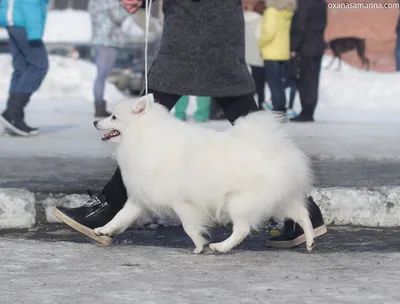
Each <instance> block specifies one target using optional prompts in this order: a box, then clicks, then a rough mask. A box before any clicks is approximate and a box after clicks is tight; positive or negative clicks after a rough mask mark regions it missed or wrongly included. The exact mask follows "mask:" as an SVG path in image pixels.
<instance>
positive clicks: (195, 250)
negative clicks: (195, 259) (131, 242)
mask: <svg viewBox="0 0 400 304" xmlns="http://www.w3.org/2000/svg"><path fill="white" fill-rule="evenodd" d="M203 252H204V246H203V247H196V248H195V249H194V250H193V251H192V253H193V254H200V253H203Z"/></svg>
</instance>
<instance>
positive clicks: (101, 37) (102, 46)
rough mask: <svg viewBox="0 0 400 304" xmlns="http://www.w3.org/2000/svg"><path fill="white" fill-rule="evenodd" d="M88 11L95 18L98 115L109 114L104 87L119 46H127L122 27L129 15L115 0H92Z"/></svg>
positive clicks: (96, 107) (96, 104)
mask: <svg viewBox="0 0 400 304" xmlns="http://www.w3.org/2000/svg"><path fill="white" fill-rule="evenodd" d="M89 14H90V19H91V21H92V44H93V45H94V46H95V50H96V56H95V63H96V67H97V75H96V79H95V81H94V86H93V95H94V106H95V114H94V116H95V117H97V118H101V117H107V116H110V113H109V112H108V111H107V109H106V106H107V102H106V101H105V100H104V88H105V84H106V80H107V78H108V76H109V75H110V73H111V71H112V69H113V67H114V65H115V61H116V59H117V52H118V50H117V48H118V47H123V46H124V45H126V37H125V36H124V34H123V31H122V29H121V27H122V23H123V21H124V20H125V19H126V18H127V17H128V16H129V14H128V13H127V12H126V11H125V10H124V9H123V8H122V7H121V5H120V3H119V1H116V0H101V1H99V0H90V1H89Z"/></svg>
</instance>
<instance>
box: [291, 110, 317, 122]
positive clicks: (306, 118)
mask: <svg viewBox="0 0 400 304" xmlns="http://www.w3.org/2000/svg"><path fill="white" fill-rule="evenodd" d="M290 121H293V122H313V121H314V115H313V114H312V113H311V111H305V110H304V109H303V111H301V113H300V114H299V115H297V116H296V117H293V118H291V119H290Z"/></svg>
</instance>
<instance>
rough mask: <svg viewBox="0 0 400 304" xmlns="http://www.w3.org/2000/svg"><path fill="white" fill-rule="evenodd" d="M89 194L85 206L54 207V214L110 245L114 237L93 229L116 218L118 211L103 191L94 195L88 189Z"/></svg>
mask: <svg viewBox="0 0 400 304" xmlns="http://www.w3.org/2000/svg"><path fill="white" fill-rule="evenodd" d="M88 194H89V196H90V199H89V200H88V201H87V203H86V204H84V205H83V206H81V207H78V208H67V207H57V208H54V209H53V214H54V216H55V217H57V218H58V219H59V220H61V221H63V222H64V223H65V224H67V225H68V226H70V227H72V228H74V229H75V230H77V231H79V232H80V233H83V234H84V235H86V236H88V237H90V238H92V239H93V240H95V241H97V242H99V243H101V244H103V245H109V244H110V243H111V241H112V238H110V237H108V236H98V235H96V234H95V233H94V231H93V229H94V228H98V227H102V226H104V225H105V224H107V223H108V222H109V221H111V220H112V219H113V218H114V216H115V215H116V214H117V212H118V211H117V210H115V209H114V208H112V207H111V206H110V205H109V204H107V202H106V198H105V196H104V195H103V194H102V193H98V194H96V195H93V194H92V193H91V191H90V190H88Z"/></svg>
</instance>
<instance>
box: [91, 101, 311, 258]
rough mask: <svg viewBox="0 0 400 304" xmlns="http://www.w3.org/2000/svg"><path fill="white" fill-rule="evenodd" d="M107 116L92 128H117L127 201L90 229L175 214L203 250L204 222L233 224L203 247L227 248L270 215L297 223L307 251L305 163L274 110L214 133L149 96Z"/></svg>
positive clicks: (113, 228)
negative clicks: (225, 233) (228, 231)
mask: <svg viewBox="0 0 400 304" xmlns="http://www.w3.org/2000/svg"><path fill="white" fill-rule="evenodd" d="M113 115H114V119H113V118H112V117H113V116H110V117H108V118H105V119H103V120H100V121H99V122H98V124H97V128H98V129H101V130H105V129H116V130H118V131H120V133H121V135H120V136H119V137H117V138H115V139H114V141H117V142H118V143H119V145H118V147H117V160H118V164H119V167H120V169H121V172H122V177H123V180H124V183H125V186H126V189H127V192H128V200H127V202H126V204H125V206H124V208H123V209H121V211H119V213H118V214H117V215H116V216H115V217H114V219H113V220H111V221H110V222H109V223H108V224H107V225H105V226H103V227H100V228H96V229H95V233H97V234H98V235H108V236H113V235H115V234H119V233H121V232H123V231H124V230H125V229H127V228H128V227H129V226H130V225H131V224H132V223H133V222H134V221H136V220H137V219H138V218H139V217H140V216H141V215H142V214H144V213H146V212H148V211H152V212H155V213H158V214H170V213H171V212H173V213H175V214H176V215H177V216H178V217H179V219H180V220H181V222H182V225H183V227H184V229H185V232H186V233H187V234H188V236H189V237H190V238H191V239H192V240H193V242H194V244H195V246H196V249H195V250H194V252H195V253H200V252H202V251H203V250H204V246H205V245H206V240H205V239H204V237H203V235H202V234H203V233H205V232H207V229H208V228H209V227H211V226H213V225H215V224H226V223H228V222H229V223H232V224H233V232H232V235H231V236H230V237H229V238H228V239H226V240H225V241H223V242H221V243H214V244H210V245H209V247H210V248H211V249H212V250H214V251H218V252H227V251H229V250H230V249H232V248H233V247H234V246H236V245H238V244H239V243H240V242H241V241H242V240H243V239H244V238H245V237H246V236H247V235H248V234H249V232H250V231H251V230H252V229H257V228H258V227H259V225H260V224H261V223H262V222H263V221H265V220H266V219H268V218H269V217H274V218H276V219H282V220H283V219H285V218H291V219H293V220H294V221H295V222H297V223H299V224H300V225H301V226H302V227H303V230H304V231H305V235H306V240H307V241H306V244H307V249H308V250H311V249H312V247H313V243H314V236H315V235H314V231H313V229H312V225H311V222H310V219H309V214H308V210H307V200H306V193H307V192H308V191H309V189H310V186H311V174H310V168H309V161H308V159H307V157H306V156H305V155H304V154H303V153H302V152H301V151H300V150H299V149H298V148H297V147H296V145H295V144H294V143H293V142H292V141H291V140H290V139H289V138H288V136H287V134H286V133H285V131H284V128H283V126H282V124H280V123H279V122H278V121H277V120H276V118H275V117H274V116H273V115H272V114H270V113H267V112H257V113H253V114H250V115H248V116H247V117H245V118H240V119H238V120H237V121H236V123H235V126H233V127H232V128H230V129H229V130H227V131H225V132H217V131H214V130H210V129H205V128H203V127H200V126H198V125H194V124H187V123H184V122H182V121H180V120H177V119H175V118H174V117H173V116H172V115H170V114H169V113H168V112H167V110H166V109H165V108H164V107H162V106H161V105H159V104H156V103H154V100H153V96H152V95H148V96H144V97H142V98H139V99H137V100H134V101H132V100H131V101H124V102H121V103H118V104H117V105H116V106H115V109H114V112H113ZM115 118H116V119H115Z"/></svg>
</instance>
